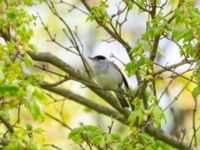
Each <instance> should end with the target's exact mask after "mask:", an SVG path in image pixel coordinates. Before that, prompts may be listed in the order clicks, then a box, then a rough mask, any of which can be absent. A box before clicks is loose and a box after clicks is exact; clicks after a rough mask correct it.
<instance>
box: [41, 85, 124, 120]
mask: <svg viewBox="0 0 200 150" xmlns="http://www.w3.org/2000/svg"><path fill="white" fill-rule="evenodd" d="M41 87H42V88H43V89H45V90H48V91H51V92H53V93H56V94H58V95H61V96H64V97H66V98H68V99H70V100H73V101H75V102H77V103H79V104H82V105H84V106H86V107H88V108H90V109H93V110H95V111H97V112H99V113H102V114H104V115H107V116H109V117H112V118H115V119H116V120H119V121H120V122H122V123H125V124H127V121H126V119H125V118H124V116H123V115H121V114H120V113H118V112H117V111H115V110H113V109H111V108H109V107H106V106H103V105H100V104H98V103H95V102H93V101H91V100H89V99H87V98H85V97H82V96H80V95H77V94H75V93H73V92H71V91H69V90H67V89H63V88H60V87H52V86H46V84H45V85H41Z"/></svg>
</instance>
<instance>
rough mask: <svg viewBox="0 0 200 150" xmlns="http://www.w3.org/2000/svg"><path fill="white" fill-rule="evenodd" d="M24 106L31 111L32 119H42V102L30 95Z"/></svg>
mask: <svg viewBox="0 0 200 150" xmlns="http://www.w3.org/2000/svg"><path fill="white" fill-rule="evenodd" d="M25 106H26V107H27V108H28V110H29V111H30V112H31V114H32V116H33V118H34V119H36V120H40V121H41V120H43V119H44V111H43V107H42V104H41V103H40V101H39V100H38V99H37V98H36V97H32V99H29V100H28V102H27V103H26V105H25Z"/></svg>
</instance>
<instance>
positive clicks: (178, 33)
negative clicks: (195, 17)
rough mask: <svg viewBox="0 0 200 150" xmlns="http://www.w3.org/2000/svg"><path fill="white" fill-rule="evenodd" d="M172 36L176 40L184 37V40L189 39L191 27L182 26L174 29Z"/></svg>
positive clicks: (191, 36) (191, 35) (191, 34)
mask: <svg viewBox="0 0 200 150" xmlns="http://www.w3.org/2000/svg"><path fill="white" fill-rule="evenodd" d="M172 37H173V39H175V40H176V41H180V40H181V39H184V41H189V40H191V39H192V38H193V37H194V36H193V32H192V29H191V28H184V29H178V28H176V29H174V30H173V32H172Z"/></svg>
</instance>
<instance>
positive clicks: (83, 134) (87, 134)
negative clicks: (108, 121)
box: [68, 125, 104, 146]
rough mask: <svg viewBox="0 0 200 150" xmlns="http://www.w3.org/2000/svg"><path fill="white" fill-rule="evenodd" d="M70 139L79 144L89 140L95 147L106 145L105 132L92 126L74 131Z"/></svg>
mask: <svg viewBox="0 0 200 150" xmlns="http://www.w3.org/2000/svg"><path fill="white" fill-rule="evenodd" d="M68 138H69V139H72V140H73V141H74V142H75V143H77V144H81V143H83V141H84V140H85V139H87V140H89V141H90V143H91V144H93V145H99V146H102V145H103V144H104V136H103V131H102V130H101V129H99V128H97V127H95V126H91V125H88V126H82V127H80V128H75V129H73V130H72V131H71V132H70V134H69V136H68Z"/></svg>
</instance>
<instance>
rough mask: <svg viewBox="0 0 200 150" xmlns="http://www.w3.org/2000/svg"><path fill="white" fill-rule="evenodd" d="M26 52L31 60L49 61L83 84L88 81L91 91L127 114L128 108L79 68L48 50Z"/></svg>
mask: <svg viewBox="0 0 200 150" xmlns="http://www.w3.org/2000/svg"><path fill="white" fill-rule="evenodd" d="M28 54H29V55H30V57H32V59H33V60H36V61H42V62H47V63H50V64H52V65H54V66H56V67H58V68H59V69H61V70H63V71H65V72H67V73H68V74H69V77H72V78H74V79H76V80H78V81H79V82H81V83H83V84H84V83H85V82H86V83H88V84H87V86H88V87H89V88H90V89H91V90H92V91H94V92H95V93H96V94H97V95H99V96H100V97H102V98H103V99H105V100H106V101H107V102H108V103H109V104H110V105H111V106H112V107H114V108H115V109H116V110H118V111H119V112H120V113H122V114H124V115H125V116H128V114H129V112H128V110H127V109H123V108H122V107H121V105H120V103H119V101H118V100H117V99H116V98H115V97H114V96H113V95H112V94H111V93H110V92H109V91H105V90H101V87H100V86H99V85H98V84H96V83H94V82H93V81H92V80H91V79H90V78H89V77H88V76H87V75H86V74H85V73H84V72H80V70H75V69H74V68H72V67H71V66H69V65H68V64H66V63H65V62H64V61H62V60H60V59H59V58H57V57H56V56H54V55H52V54H51V53H48V52H45V53H33V52H30V51H29V52H28ZM96 87H99V88H96Z"/></svg>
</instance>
